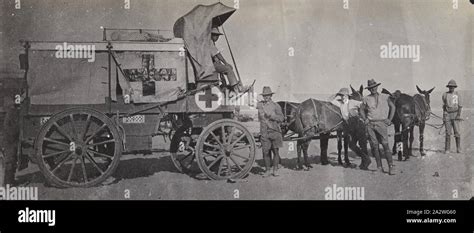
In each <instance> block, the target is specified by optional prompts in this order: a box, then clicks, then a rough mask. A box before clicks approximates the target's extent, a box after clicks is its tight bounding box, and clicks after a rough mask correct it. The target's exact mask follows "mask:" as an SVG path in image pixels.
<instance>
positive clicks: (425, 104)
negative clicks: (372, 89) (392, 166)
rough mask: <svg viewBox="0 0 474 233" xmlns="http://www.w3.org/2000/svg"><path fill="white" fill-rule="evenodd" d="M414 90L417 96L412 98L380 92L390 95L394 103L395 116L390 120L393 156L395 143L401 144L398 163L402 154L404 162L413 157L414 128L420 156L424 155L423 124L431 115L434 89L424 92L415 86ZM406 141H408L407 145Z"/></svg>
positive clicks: (405, 95)
mask: <svg viewBox="0 0 474 233" xmlns="http://www.w3.org/2000/svg"><path fill="white" fill-rule="evenodd" d="M416 89H417V91H418V93H419V94H415V95H414V96H410V95H407V94H404V93H401V92H400V91H396V92H395V93H393V94H392V93H391V92H390V91H388V90H386V89H383V90H382V93H385V94H388V95H390V97H391V98H392V99H393V100H394V103H395V112H396V114H395V116H394V117H393V119H392V122H393V125H394V127H395V136H396V137H395V142H394V145H393V154H396V153H397V149H396V148H397V142H402V143H403V152H401V151H399V152H398V160H399V161H402V154H403V157H404V160H405V161H406V160H408V159H409V158H410V156H413V154H412V148H413V141H414V128H415V126H418V128H419V140H420V154H421V156H424V155H426V153H425V152H424V149H423V135H424V131H425V123H426V121H427V120H428V119H429V118H430V115H431V107H430V94H431V92H432V91H433V90H434V89H435V88H434V87H433V88H431V89H430V90H428V91H425V90H421V89H420V88H419V87H418V85H417V86H416ZM400 126H401V130H400ZM408 141H410V143H409V144H408Z"/></svg>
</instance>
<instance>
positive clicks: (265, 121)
mask: <svg viewBox="0 0 474 233" xmlns="http://www.w3.org/2000/svg"><path fill="white" fill-rule="evenodd" d="M257 110H258V120H259V122H260V135H261V138H260V140H261V143H262V150H263V154H264V155H265V154H267V153H269V152H270V149H272V148H281V147H282V146H283V136H282V133H281V128H280V124H281V123H282V122H283V120H284V116H283V112H282V110H281V107H280V105H278V104H277V103H275V102H273V101H269V102H264V101H260V102H258V104H257Z"/></svg>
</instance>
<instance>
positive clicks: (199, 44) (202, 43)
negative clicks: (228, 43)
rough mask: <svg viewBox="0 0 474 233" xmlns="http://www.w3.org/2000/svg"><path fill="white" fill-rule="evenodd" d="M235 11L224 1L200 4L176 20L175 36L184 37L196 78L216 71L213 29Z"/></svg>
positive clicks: (199, 78) (198, 78)
mask: <svg viewBox="0 0 474 233" xmlns="http://www.w3.org/2000/svg"><path fill="white" fill-rule="evenodd" d="M235 11H236V9H234V8H232V7H228V6H225V5H224V4H222V3H215V4H212V5H198V6H196V7H194V9H192V10H191V11H190V12H189V13H187V14H186V15H184V16H183V17H181V18H179V19H178V20H177V21H176V22H175V24H174V27H173V33H174V36H175V37H178V38H183V40H184V44H185V46H186V49H187V50H188V52H189V55H190V59H192V62H193V64H194V67H195V72H196V80H201V79H203V78H206V77H208V76H210V75H212V74H213V73H214V72H215V69H214V65H213V63H212V59H211V56H210V48H211V46H212V41H211V29H212V28H213V27H219V26H221V25H222V24H223V23H224V22H225V21H226V20H227V19H228V18H229V17H230V16H231V15H232V14H233V13H234V12H235Z"/></svg>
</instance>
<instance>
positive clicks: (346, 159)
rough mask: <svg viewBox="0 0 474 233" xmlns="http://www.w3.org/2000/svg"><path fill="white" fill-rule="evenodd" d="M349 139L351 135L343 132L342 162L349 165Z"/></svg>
mask: <svg viewBox="0 0 474 233" xmlns="http://www.w3.org/2000/svg"><path fill="white" fill-rule="evenodd" d="M350 141H351V137H350V136H349V133H347V132H345V133H344V163H345V164H346V166H350V165H351V161H349V143H350Z"/></svg>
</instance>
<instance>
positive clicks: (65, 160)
mask: <svg viewBox="0 0 474 233" xmlns="http://www.w3.org/2000/svg"><path fill="white" fill-rule="evenodd" d="M72 155H73V153H72V152H69V154H68V155H67V156H66V158H64V160H63V161H61V162H60V163H59V164H58V165H56V167H54V169H53V170H52V171H51V173H54V172H55V171H56V170H58V168H60V167H61V166H62V165H64V163H66V162H67V161H69V160H70V159H71V157H72Z"/></svg>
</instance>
